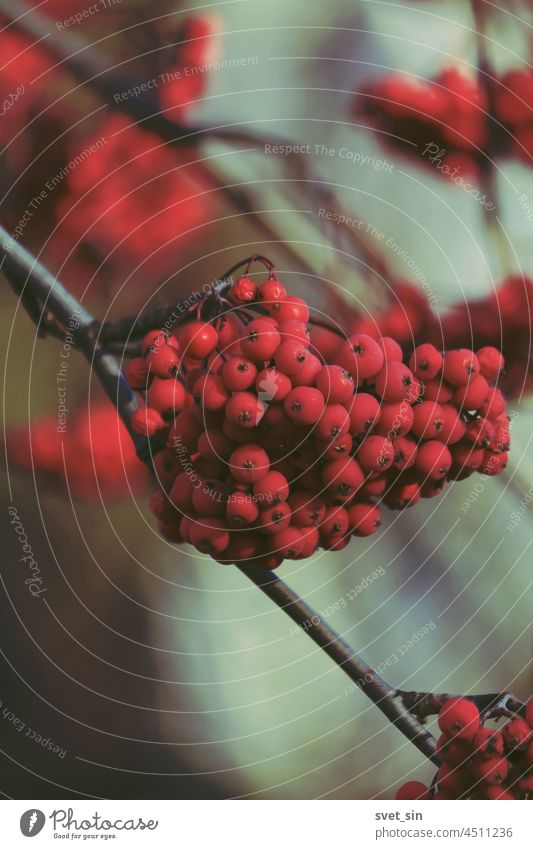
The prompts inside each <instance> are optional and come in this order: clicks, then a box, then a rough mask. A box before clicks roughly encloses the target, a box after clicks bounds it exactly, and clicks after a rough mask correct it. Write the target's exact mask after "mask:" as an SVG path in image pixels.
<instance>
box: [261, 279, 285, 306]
mask: <svg viewBox="0 0 533 849" xmlns="http://www.w3.org/2000/svg"><path fill="white" fill-rule="evenodd" d="M258 295H259V300H260V301H263V302H264V304H265V306H266V307H267V308H268V309H272V307H273V306H274V304H277V303H279V301H283V300H284V299H285V298H286V297H287V290H286V288H285V286H283V285H282V284H281V283H280V282H279V280H276V278H275V277H271V278H270V280H265V282H264V283H261V285H260V286H259V289H258Z"/></svg>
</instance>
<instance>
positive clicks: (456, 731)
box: [438, 696, 480, 740]
mask: <svg viewBox="0 0 533 849" xmlns="http://www.w3.org/2000/svg"><path fill="white" fill-rule="evenodd" d="M438 723H439V728H440V730H441V731H442V732H443V733H444V734H447V735H448V737H454V738H459V739H461V740H471V739H472V738H473V736H474V734H475V733H476V731H477V730H478V728H479V725H480V717H479V710H478V709H477V706H476V705H475V704H474V702H471V701H470V700H469V699H462V698H460V697H459V696H452V698H450V699H448V700H447V701H446V702H444V704H443V706H442V707H441V709H440V711H439V716H438Z"/></svg>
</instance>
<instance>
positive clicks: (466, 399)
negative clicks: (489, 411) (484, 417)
mask: <svg viewBox="0 0 533 849" xmlns="http://www.w3.org/2000/svg"><path fill="white" fill-rule="evenodd" d="M488 392H489V384H488V383H487V381H486V380H485V378H484V377H483V375H482V374H479V375H478V376H477V377H474V379H473V380H471V381H470V382H469V383H467V384H466V385H465V386H459V387H458V388H457V389H456V390H455V393H454V396H453V400H454V402H455V404H456V405H457V406H458V407H459V409H461V410H479V409H480V407H482V406H483V404H484V403H485V399H486V397H487V395H488Z"/></svg>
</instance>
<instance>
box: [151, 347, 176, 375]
mask: <svg viewBox="0 0 533 849" xmlns="http://www.w3.org/2000/svg"><path fill="white" fill-rule="evenodd" d="M178 363H179V355H178V352H177V351H176V349H175V348H173V347H172V346H171V345H161V346H160V347H159V348H155V349H154V350H153V351H152V350H151V351H149V353H148V354H147V355H146V364H147V366H148V371H149V373H150V374H152V375H156V377H172V376H173V375H174V374H175V373H176V371H177V368H178Z"/></svg>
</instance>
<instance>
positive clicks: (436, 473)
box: [415, 440, 452, 480]
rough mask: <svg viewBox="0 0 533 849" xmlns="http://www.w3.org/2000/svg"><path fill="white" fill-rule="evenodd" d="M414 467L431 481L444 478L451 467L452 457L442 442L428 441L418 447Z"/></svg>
mask: <svg viewBox="0 0 533 849" xmlns="http://www.w3.org/2000/svg"><path fill="white" fill-rule="evenodd" d="M415 467H416V468H417V469H419V471H420V472H421V473H422V475H424V477H428V478H431V479H432V480H439V479H440V478H444V477H446V475H447V474H448V472H449V471H450V469H451V467H452V455H451V454H450V452H449V450H448V448H447V447H446V446H445V445H443V443H442V442H438V441H436V440H429V441H428V442H423V443H422V445H420V446H419V448H418V452H417V455H416V461H415Z"/></svg>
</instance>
